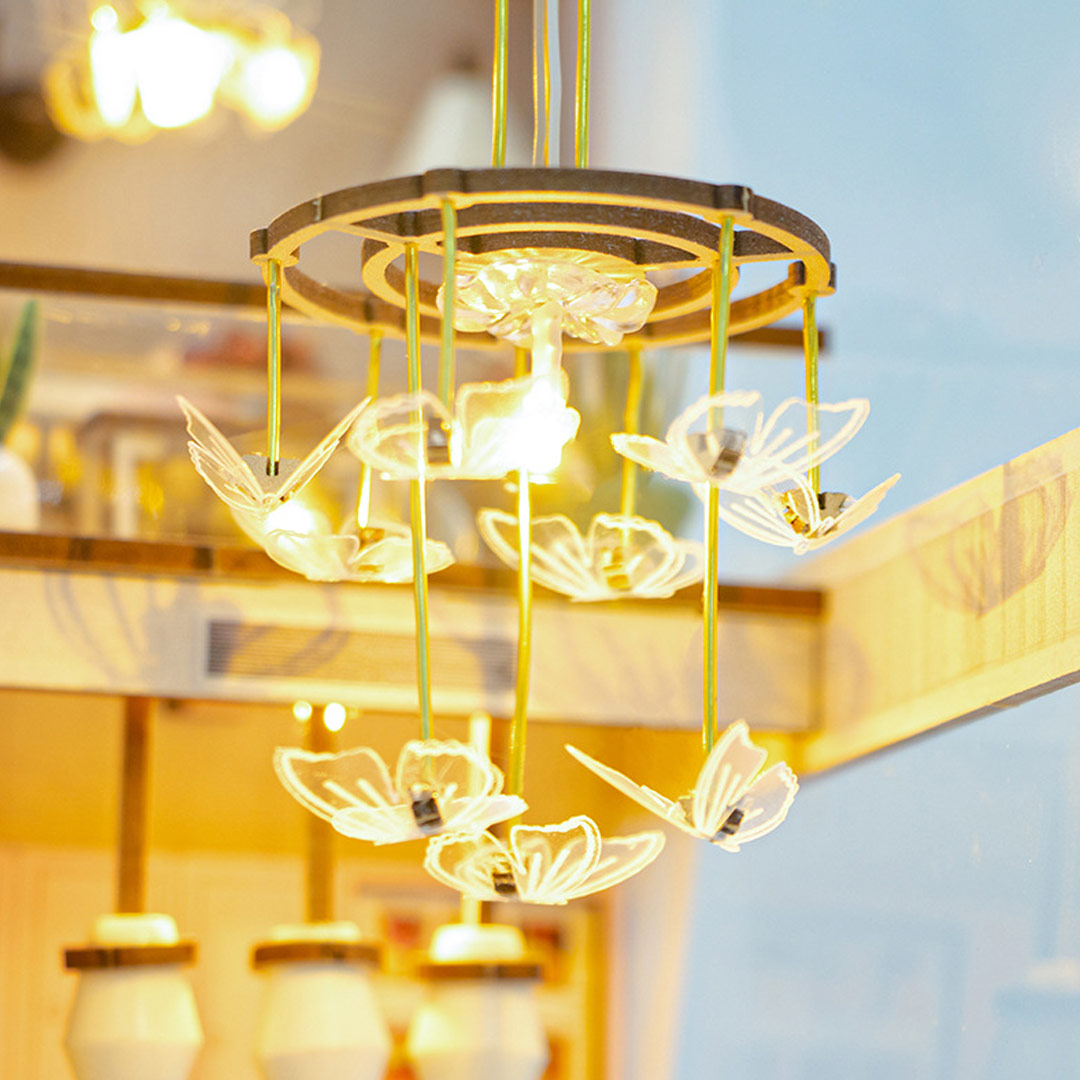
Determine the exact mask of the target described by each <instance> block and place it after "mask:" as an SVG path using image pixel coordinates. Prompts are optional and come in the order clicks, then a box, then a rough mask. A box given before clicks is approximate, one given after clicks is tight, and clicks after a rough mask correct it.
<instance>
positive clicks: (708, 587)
mask: <svg viewBox="0 0 1080 1080" xmlns="http://www.w3.org/2000/svg"><path fill="white" fill-rule="evenodd" d="M734 246H735V226H734V223H733V222H732V220H731V218H725V219H724V224H723V227H722V228H721V230H720V252H719V258H718V259H717V260H716V262H715V263H714V264H713V274H712V311H711V319H710V322H711V331H712V334H711V346H710V350H709V394H710V395H712V394H719V393H721V392H722V391H723V389H724V376H725V373H726V372H725V369H726V366H727V338H728V324H729V321H730V314H731V311H730V308H731V255H732V251H733V249H734ZM720 423H721V424H722V423H723V421H720ZM719 548H720V490H719V489H718V488H717V487H715V486H714V485H712V484H710V485H709V492H708V496H707V498H706V500H705V584H704V586H703V588H704V597H703V599H704V605H703V606H704V609H705V632H704V635H703V637H704V645H705V688H704V689H705V708H704V716H703V719H702V742H703V743H704V746H705V752H706V753H708V752H710V751H711V750H712V748H713V746H714V745H715V743H716V734H717V694H718V687H717V670H716V668H717V656H716V649H717V632H716V624H717V619H718V614H719V612H718V606H719V583H718V581H717V575H718V573H719V566H718V563H719V558H720V553H719Z"/></svg>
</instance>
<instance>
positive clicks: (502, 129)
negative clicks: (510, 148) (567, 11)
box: [491, 0, 510, 169]
mask: <svg viewBox="0 0 1080 1080" xmlns="http://www.w3.org/2000/svg"><path fill="white" fill-rule="evenodd" d="M509 23H510V0H495V63H494V64H493V65H492V82H493V87H492V102H493V108H492V113H493V122H492V137H491V164H492V165H494V166H495V168H497V169H501V168H502V167H503V166H504V165H505V164H506V98H507V86H508V82H509V72H510V64H509V55H510V34H509Z"/></svg>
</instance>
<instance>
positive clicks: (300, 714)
mask: <svg viewBox="0 0 1080 1080" xmlns="http://www.w3.org/2000/svg"><path fill="white" fill-rule="evenodd" d="M313 711H314V710H313V709H312V707H311V702H310V701H294V702H293V707H292V714H293V716H294V717H295V718H296V719H297V720H299V721H300V723H301V724H306V723H307V722H308V721H309V720H310V719H311V714H312V712H313Z"/></svg>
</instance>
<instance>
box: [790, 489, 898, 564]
mask: <svg viewBox="0 0 1080 1080" xmlns="http://www.w3.org/2000/svg"><path fill="white" fill-rule="evenodd" d="M899 479H900V474H899V473H894V474H893V475H892V476H890V477H889V479H888V480H883V481H882V482H881V483H880V484H878V485H877V487H874V488H871V489H870V490H869V491H868V492H867V493H866V494H865V495H863V496H862V498H860V499H856V500H855V502H854V504H853V505H851V506H849V507H848V508H847V509H846V510H845V511H843V513H841V514H840V515H839V516H838V517H837V518H835V519H829V520H827V521H825V522H823V524H822V527H821V529H820V532H819V535H817V536H812V537H811V538H810V540H809V543H808V544H807V548H808V549H810V550H813V549H814V548H819V547H822V546H824V545H825V544H827V543H828V542H829V541H830V540H834V539H836V537H838V536H840V535H842V534H843V533H846V532H848V531H850V530H851V529H854V528H855V526H856V525H861V524H862V523H863V522H864V521H865V520H866V519H867V518H868V517H870V515H871V514H873V513H874V511H875V510H877V508H878V507H879V506H880V505H881V501H882V499H884V498H885V496H886V495H887V494H888V493H889V490H890V489H891V488H892V486H893V485H894V484H895V483H896V482H897V481H898V480H899Z"/></svg>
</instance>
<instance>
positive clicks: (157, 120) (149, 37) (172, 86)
mask: <svg viewBox="0 0 1080 1080" xmlns="http://www.w3.org/2000/svg"><path fill="white" fill-rule="evenodd" d="M124 36H125V37H128V38H130V39H132V49H133V51H134V56H135V72H136V79H137V81H138V85H139V100H140V103H141V104H142V110H143V113H145V115H146V119H147V120H149V121H150V123H151V124H153V125H154V127H159V128H178V127H183V126H184V125H185V124H192V123H194V122H195V121H196V120H199V119H201V118H202V117H204V116H205V115H206V114H207V113H208V112H209V111H210V109H211V108H212V107H213V104H214V94H215V93H217V88H218V85H219V84H220V82H221V79H222V77H223V76H224V74H225V72H226V71H228V69H229V65H230V64H231V63H232V50H231V48H230V47H229V43H228V41H227V39H226V38H225V37H224V36H223V35H220V34H215V33H211V32H209V31H207V30H200V29H199V28H198V27H197V26H192V24H191V23H189V22H186V21H185V20H184V19H180V18H177V17H176V16H174V15H169V14H167V13H165V12H164V11H163V12H162V13H160V14H155V15H153V16H152V17H151V18H149V19H147V20H146V22H145V23H143V25H142V26H140V27H139V28H138V29H136V30H132V31H130V32H129V33H128V34H126V35H124Z"/></svg>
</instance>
